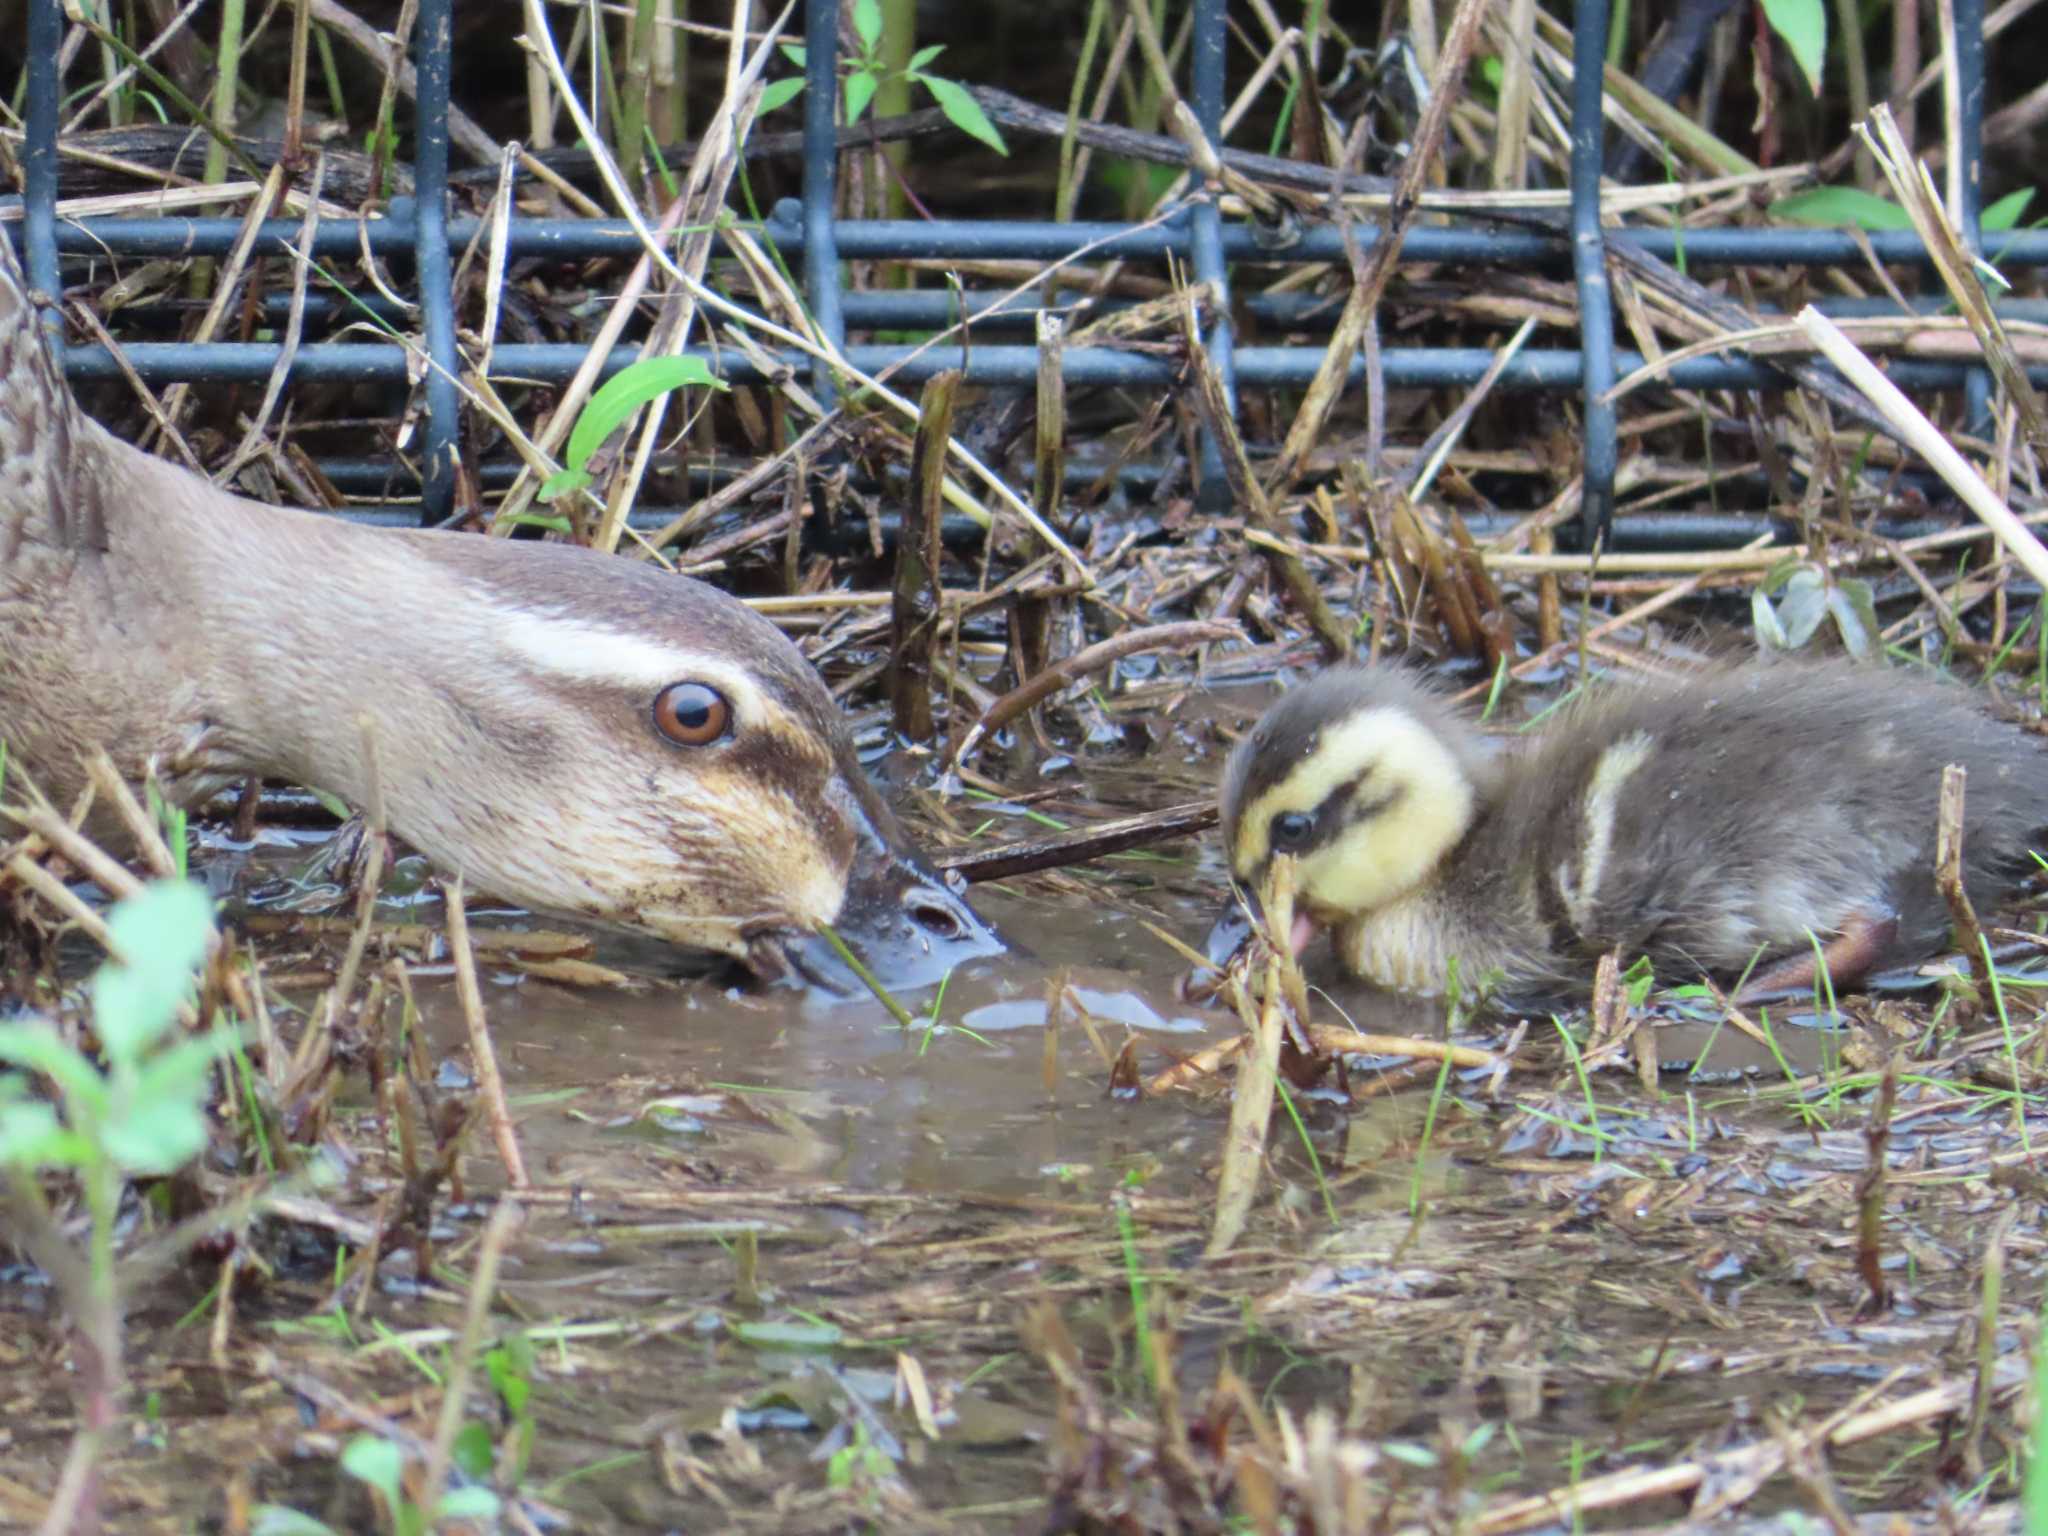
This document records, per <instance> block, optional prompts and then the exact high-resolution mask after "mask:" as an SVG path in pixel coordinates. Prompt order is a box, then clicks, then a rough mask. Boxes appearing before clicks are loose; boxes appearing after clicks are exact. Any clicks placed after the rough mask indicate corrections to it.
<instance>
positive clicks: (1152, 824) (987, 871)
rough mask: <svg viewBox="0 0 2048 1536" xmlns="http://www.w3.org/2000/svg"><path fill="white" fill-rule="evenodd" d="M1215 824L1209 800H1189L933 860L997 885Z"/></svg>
mask: <svg viewBox="0 0 2048 1536" xmlns="http://www.w3.org/2000/svg"><path fill="white" fill-rule="evenodd" d="M1215 825H1216V802H1215V801H1214V800H1191V801H1187V802H1185V803H1183V804H1180V805H1169V806H1166V807H1164V808H1163V809H1161V810H1157V811H1146V812H1144V813H1142V814H1141V815H1137V816H1120V817H1118V818H1117V819H1116V820H1114V821H1099V822H1096V823H1094V824H1093V825H1091V826H1086V827H1076V828H1074V829H1073V830H1071V831H1067V832H1050V833H1047V834H1046V835H1044V836H1043V837H1026V838H1020V839H1018V840H1017V841H1015V842H1010V843H1003V844H1000V845H999V846H997V847H994V848H963V849H955V850H953V851H952V852H949V853H943V854H940V855H939V856H938V857H937V858H935V859H933V861H932V862H933V863H935V864H937V865H938V866H939V868H940V869H941V870H944V871H947V872H949V873H952V874H957V875H959V876H960V877H961V878H962V879H963V880H967V881H970V882H973V881H980V880H1003V879H1007V878H1008V877H1010V876H1011V875H1027V874H1030V873H1032V872H1033V871H1035V870H1041V869H1063V868H1065V867H1066V866H1068V865H1070V864H1085V863H1087V862H1088V861H1090V860H1091V859H1101V858H1107V857H1108V856H1109V855H1110V854H1113V853H1124V852H1126V851H1128V850H1129V849H1132V848H1148V847H1150V846H1151V845H1152V844H1154V843H1163V842H1167V841H1170V840H1171V839H1174V838H1179V837H1193V836H1196V835H1197V834H1199V833H1202V832H1206V831H1208V830H1209V829H1210V828H1211V827H1213V826H1215Z"/></svg>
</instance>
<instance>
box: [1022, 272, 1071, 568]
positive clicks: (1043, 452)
mask: <svg viewBox="0 0 2048 1536" xmlns="http://www.w3.org/2000/svg"><path fill="white" fill-rule="evenodd" d="M1036 324H1037V340H1038V423H1037V427H1036V428H1035V432H1036V441H1035V445H1034V446H1035V448H1036V452H1035V453H1034V454H1033V455H1032V466H1033V468H1032V472H1033V476H1034V478H1033V481H1032V486H1031V504H1032V506H1033V507H1035V508H1036V509H1037V511H1038V515H1039V517H1040V518H1042V519H1043V520H1044V521H1045V522H1046V524H1047V525H1048V526H1051V527H1055V528H1056V527H1058V526H1059V522H1060V512H1061V510H1062V507H1063V505H1064V502H1065V496H1064V494H1063V493H1064V491H1065V489H1066V485H1065V482H1066V473H1067V380H1066V331H1067V322H1066V319H1065V317H1064V316H1062V315H1060V314H1059V313H1058V312H1057V311H1055V310H1050V309H1042V310H1040V311H1039V312H1038V319H1037V322H1036Z"/></svg>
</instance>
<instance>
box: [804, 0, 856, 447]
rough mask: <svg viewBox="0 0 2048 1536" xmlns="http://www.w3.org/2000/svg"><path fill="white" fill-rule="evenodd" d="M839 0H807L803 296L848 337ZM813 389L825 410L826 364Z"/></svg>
mask: <svg viewBox="0 0 2048 1536" xmlns="http://www.w3.org/2000/svg"><path fill="white" fill-rule="evenodd" d="M838 111H839V0H804V196H803V225H802V228H803V236H804V241H803V252H804V296H805V298H806V299H808V300H809V301H810V306H811V319H812V321H813V322H814V323H815V324H816V325H817V327H818V333H819V334H820V335H821V336H823V337H824V338H825V340H826V341H827V342H829V343H830V344H831V345H832V346H834V347H837V346H840V345H841V344H842V343H844V342H845V340H846V321H845V319H844V317H843V316H842V315H841V314H840V310H839V252H838V249H837V244H836V231H835V230H834V228H833V225H834V223H835V221H836V219H837V216H838V200H839V125H838V121H837V118H838ZM810 383H811V394H812V395H813V396H814V397H815V398H816V399H817V401H818V403H819V404H820V405H822V406H824V407H825V408H826V409H827V410H830V409H831V408H832V402H833V398H834V395H835V394H836V390H835V389H834V387H833V380H832V379H831V377H830V375H829V374H828V373H827V372H826V371H825V370H824V369H822V368H816V369H812V370H811V380H810Z"/></svg>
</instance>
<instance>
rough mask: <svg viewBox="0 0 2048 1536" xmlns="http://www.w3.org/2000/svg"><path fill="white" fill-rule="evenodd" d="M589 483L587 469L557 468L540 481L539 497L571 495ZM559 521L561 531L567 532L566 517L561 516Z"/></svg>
mask: <svg viewBox="0 0 2048 1536" xmlns="http://www.w3.org/2000/svg"><path fill="white" fill-rule="evenodd" d="M591 483H592V481H591V478H590V471H589V470H587V469H558V470H556V471H555V472H554V473H553V474H552V475H549V476H548V477H547V479H545V480H543V481H541V483H540V499H541V500H542V501H558V500H560V499H561V498H562V497H564V496H573V495H575V494H576V492H578V491H581V490H587V489H589V487H590V485H591ZM560 522H561V524H562V532H564V533H567V532H568V531H569V521H568V519H567V518H562V519H560Z"/></svg>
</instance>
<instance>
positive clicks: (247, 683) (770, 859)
mask: <svg viewBox="0 0 2048 1536" xmlns="http://www.w3.org/2000/svg"><path fill="white" fill-rule="evenodd" d="M0 246H6V241H5V240H4V239H0ZM677 684H694V685H701V686H702V687H703V688H705V689H709V690H711V695H713V696H715V700H716V701H717V702H718V703H720V704H722V706H723V707H724V709H725V711H726V713H725V714H723V715H718V714H716V713H715V712H714V713H712V714H711V715H708V716H706V718H707V721H708V722H709V723H711V724H716V723H718V722H719V721H721V720H723V721H725V722H726V728H725V729H723V730H721V731H719V732H717V733H716V734H715V735H714V736H712V738H711V739H707V740H706V741H704V742H703V743H701V744H685V743H683V742H681V741H679V740H678V739H677V738H676V737H675V736H673V735H665V734H664V731H663V726H662V716H661V713H660V705H659V704H658V702H657V701H658V700H659V699H661V698H662V697H663V696H664V694H665V692H666V691H667V690H670V689H672V688H673V687H674V686H675V685H677ZM706 698H707V695H705V694H703V693H692V694H691V695H690V696H689V702H690V703H691V704H692V705H693V707H695V706H701V705H703V704H704V701H705V699H706ZM699 713H700V714H701V713H703V711H702V710H701V709H700V711H699ZM364 721H367V722H368V727H369V730H370V732H371V733H372V735H373V736H374V738H375V740H376V743H377V756H378V764H379V775H378V776H379V780H380V784H381V789H382V795H383V801H384V804H385V806H386V808H387V812H388V815H389V819H390V823H391V826H392V829H393V830H394V831H395V832H397V833H398V834H399V835H400V836H402V837H404V838H405V839H406V840H407V841H409V842H411V843H413V844H414V845H416V846H417V847H419V848H420V849H421V850H422V851H423V852H425V853H426V854H427V855H429V856H430V857H431V858H432V859H433V860H434V861H435V863H437V864H438V865H439V866H440V867H441V868H442V870H444V871H445V872H447V873H449V874H451V875H452V874H461V875H463V876H466V877H467V878H468V880H469V881H470V882H471V884H472V885H473V886H475V887H480V888H482V889H484V890H486V891H489V892H491V893H493V894H495V895H498V896H502V897H505V898H508V899H510V900H512V901H515V902H518V903H519V904H521V905H523V906H527V907H530V908H533V909H535V910H538V911H542V912H548V913H555V914H562V915H567V916H571V917H579V918H586V919H589V920H591V921H594V922H597V923H600V924H606V925H611V926H616V927H620V928H624V929H630V930H634V931H638V932H642V933H648V934H652V935H654V936H655V937H658V938H663V939H667V940H669V941H671V942H673V943H675V944H677V945H679V946H683V947H687V948H690V949H694V950H703V951H710V952H713V953H716V954H721V955H726V956H729V957H731V958H734V959H737V960H740V961H742V962H744V963H746V964H749V965H751V966H753V967H754V968H755V969H756V970H758V971H761V972H764V973H772V972H777V971H779V970H781V969H782V968H784V966H785V965H786V964H788V963H792V962H793V963H795V964H797V965H798V967H799V968H802V969H811V968H812V965H811V964H810V962H809V960H808V959H807V957H808V956H817V957H822V956H823V954H824V953H825V952H824V951H823V950H822V949H819V948H816V947H815V946H813V945H812V943H811V941H812V940H813V939H814V938H815V936H816V934H817V931H818V929H819V928H820V927H822V926H823V925H825V924H833V925H835V926H836V927H838V928H839V930H840V931H841V933H842V935H843V936H844V937H846V938H847V939H848V940H849V942H851V943H852V944H853V946H854V948H855V949H856V951H864V952H865V954H866V957H867V958H868V959H869V961H870V963H871V964H872V965H873V966H874V968H875V969H877V970H878V971H881V972H882V973H884V975H885V976H895V977H898V978H901V979H904V980H906V981H907V980H911V979H915V977H916V976H918V975H920V974H923V973H925V972H928V971H930V970H933V969H937V968H943V966H944V965H945V964H946V963H948V962H949V961H951V960H956V959H959V958H964V957H966V956H967V955H971V954H977V953H986V952H988V951H989V950H991V949H993V948H995V947H997V946H996V944H995V941H994V940H993V938H992V936H991V935H990V934H989V933H988V931H987V929H986V928H984V927H983V926H982V925H981V924H980V922H979V921H978V920H977V919H976V917H975V916H974V914H973V912H972V911H971V910H970V909H969V908H968V907H967V906H966V904H965V903H964V902H962V901H961V900H960V898H959V897H957V896H956V895H954V894H953V893H952V892H951V891H949V890H948V889H947V888H946V886H945V885H944V883H943V882H942V881H941V880H940V879H939V878H938V877H937V876H936V875H935V874H933V873H932V871H931V870H930V869H929V868H928V867H927V866H926V865H925V864H924V863H923V862H922V861H921V860H920V859H919V857H918V856H917V854H916V852H915V850H914V849H913V848H912V847H911V846H910V844H909V841H908V840H907V838H906V837H905V836H904V834H903V832H902V830H901V828H900V827H899V826H898V824H897V823H896V821H895V819H894V818H893V817H892V816H891V815H890V813H889V811H888V809H887V807H886V806H884V805H883V803H882V802H881V800H880V799H879V798H878V797H877V795H876V794H875V791H874V789H873V788H872V787H871V786H870V785H869V783H868V781H867V779H866V777H865V776H864V775H863V774H862V772H861V770H860V765H859V763H858V761H857V760H856V758H855V755H854V751H853V746H852V743H851V741H850V739H849V737H848V735H847V732H846V728H845V726H844V724H843V722H842V721H841V719H840V716H839V713H838V711H837V709H836V708H835V707H834V705H833V702H832V698H831V695H830V694H829V693H828V692H827V691H826V689H825V687H824V684H823V683H822V682H821V681H820V680H819V678H818V675H817V674H816V672H814V671H813V670H812V669H811V667H810V666H809V664H808V663H806V662H805V661H804V659H803V657H802V656H801V655H799V654H798V652H797V650H796V648H795V647H794V646H792V645H791V644H790V643H789V642H788V640H786V639H785V638H784V637H783V636H782V634H781V633H780V632H779V631H778V630H776V628H775V627H774V626H773V625H771V624H770V623H768V622H767V621H766V620H765V619H762V618H761V617H760V616H758V615H757V614H755V613H754V612H753V611H752V610H750V609H749V608H747V607H746V606H745V605H744V604H742V603H740V602H738V601H736V600H735V599H733V598H732V597H729V596H727V595H726V594H724V593H722V592H718V591H716V590H714V589H713V588H711V587H708V586H706V585H704V584H703V583H701V582H696V581H690V580H686V579H681V578H677V577H673V576H669V575H666V574H664V573H662V572H660V571H658V570H656V569H655V568H653V567H652V566H649V565H646V564H643V563H641V562H638V561H633V560H627V559H621V558H614V557H610V556H604V555H599V554H596V553H593V552H592V551H589V550H585V549H579V548H572V547H568V546H563V545H549V544H536V543H524V542H522V543H518V544H514V543H510V542H507V541H504V540H498V539H486V538H477V537H473V536H465V535H456V534H436V533H425V532H399V531H379V530H371V529H366V528H361V527H356V526H351V525H349V524H347V523H344V522H341V521H339V520H337V519H333V518H323V517H313V516H308V515H307V514H304V513H300V512H294V511H288V510H283V509H280V508H275V507H268V506H263V505H260V504H258V503H256V502H252V501H247V500H244V499H243V498H241V497H237V496H231V495H228V494H226V493H224V492H222V491H220V490H217V489H216V488H215V487H214V486H212V485H211V484H209V483H208V482H207V481H205V480H203V479H201V478H199V477H198V476H196V475H193V474H190V473H188V472H187V471H185V470H183V469H181V468H178V467H176V466H174V465H171V464H167V463H165V462H163V461H161V460H159V459H155V458H152V457H150V456H149V455H147V454H144V453H141V452H139V451H137V450H136V449H134V448H132V447H130V446H128V445H127V444H125V443H122V442H120V441H118V440H117V439H115V438H114V437H113V436H111V435H110V434H109V433H107V432H106V431H104V430H103V429H102V428H101V427H99V426H98V425H97V424H96V423H94V422H92V421H91V420H89V419H87V418H86V417H85V416H84V415H82V414H81V413H80V412H79V410H78V408H77V406H76V404H75V403H74V402H73V400H72V397H71V394H70V391H69V390H68V389H67V388H66V387H65V385H64V383H63V381H62V379H61V377H60V376H59V374H58V371H57V369H56V367H55V365H54V363H53V361H52V359H51V357H50V354H49V352H48V350H47V348H46V346H45V343H44V340H43V336H42V334H41V328H40V327H39V326H38V324H37V323H36V316H35V312H34V310H33V308H32V307H31V306H30V304H29V302H28V299H27V296H26V293H25V285H24V282H23V279H22V276H21V272H20V269H19V267H18V266H17V265H16V264H15V260H14V256H13V252H12V250H11V248H8V249H5V250H0V741H4V742H5V743H6V745H7V747H8V748H9V751H10V755H11V759H12V761H13V763H14V764H16V765H17V766H18V767H22V768H26V769H27V771H28V772H29V773H30V774H31V775H32V776H33V777H34V778H35V780H36V781H37V782H38V783H39V784H40V785H41V786H42V787H43V788H45V789H46V790H48V791H49V792H50V793H52V794H53V795H56V796H59V797H63V798H68V797H69V796H70V795H71V794H73V793H74V792H75V791H76V789H77V788H78V786H79V785H80V783H81V782H82V775H81V769H80V764H81V760H82V758H84V757H85V756H86V755H88V754H91V753H93V752H95V751H98V750H101V749H104V750H106V751H107V752H109V753H110V754H112V757H113V760H114V762H115V764H116V766H117V767H118V768H119V769H120V770H121V771H122V772H123V773H124V774H126V775H128V776H130V777H131V778H133V777H139V776H140V775H141V774H142V772H143V771H144V769H145V767H147V766H151V765H153V766H154V767H155V769H156V771H157V772H158V773H159V774H160V775H161V776H162V778H163V780H164V782H165V783H166V785H167V786H168V787H169V789H170V790H171V792H172V793H173V794H175V795H176V796H177V797H178V798H180V799H182V800H186V801H190V800H193V799H196V798H198V797H200V796H202V795H204V794H206V793H208V792H210V791H212V790H213V789H215V788H217V787H219V786H221V785H223V784H226V783H230V782H232V781H234V780H235V779H237V778H240V777H242V776H245V775H249V774H261V775H268V776H276V777H281V778H286V779H291V780H294V781H296V782H299V783H302V784H307V785H311V786H313V787H315V788H319V789H324V790H327V791H329V792H331V793H333V794H335V795H338V796H340V797H341V798H342V799H344V800H347V801H350V802H351V803H353V804H356V805H358V806H360V805H363V804H365V803H366V801H367V797H368V793H369V788H370V784H369V768H368V765H367V763H366V761H365V750H364V745H363V742H364V725H363V722H364ZM671 724H673V722H671ZM816 968H817V969H824V970H829V969H830V966H829V965H828V964H826V963H825V962H824V961H823V960H822V958H819V959H818V960H817V964H816Z"/></svg>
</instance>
